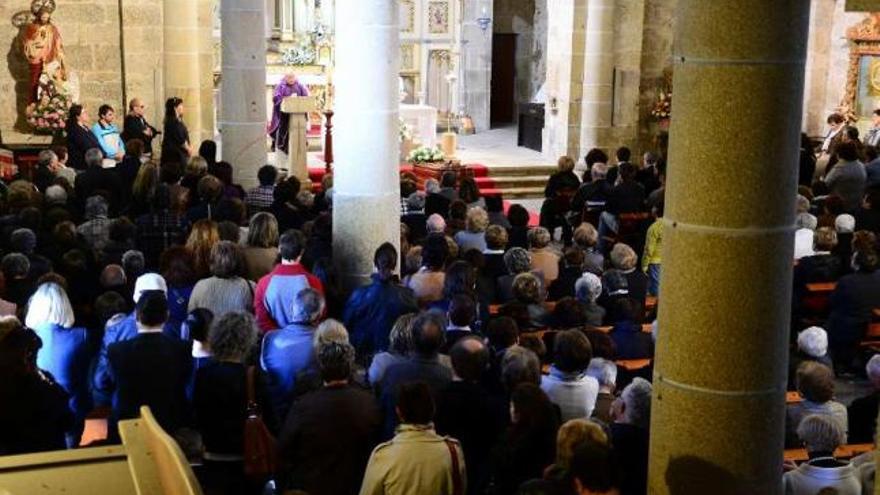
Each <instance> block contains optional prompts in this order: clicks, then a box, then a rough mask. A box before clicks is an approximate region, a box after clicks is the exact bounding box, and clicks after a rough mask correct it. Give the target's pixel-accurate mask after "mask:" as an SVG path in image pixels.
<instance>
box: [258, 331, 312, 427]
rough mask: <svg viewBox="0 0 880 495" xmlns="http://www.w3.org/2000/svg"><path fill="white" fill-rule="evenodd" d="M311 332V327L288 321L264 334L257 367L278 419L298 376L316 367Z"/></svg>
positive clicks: (284, 410) (284, 409) (287, 402)
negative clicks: (285, 324) (261, 374)
mask: <svg viewBox="0 0 880 495" xmlns="http://www.w3.org/2000/svg"><path fill="white" fill-rule="evenodd" d="M313 335H314V328H313V327H309V326H306V325H300V324H298V323H291V324H290V325H288V326H286V327H284V328H282V329H280V330H273V331H271V332H269V333H267V334H266V336H265V337H263V348H262V352H261V353H260V366H261V367H262V368H263V370H264V371H265V372H266V381H267V388H268V389H269V396H270V397H271V398H272V406H273V407H274V408H275V412H276V417H277V418H284V417H286V416H287V410H288V409H289V408H290V404H291V403H292V402H293V401H292V399H293V392H294V388H295V387H296V378H297V375H299V374H300V373H302V372H304V371H307V370H310V369H314V368H315V365H314V361H315V359H314V353H313V352H312V336H313Z"/></svg>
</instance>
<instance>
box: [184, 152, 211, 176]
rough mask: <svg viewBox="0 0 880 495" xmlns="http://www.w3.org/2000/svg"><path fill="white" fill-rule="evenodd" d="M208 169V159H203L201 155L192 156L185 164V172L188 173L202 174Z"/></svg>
mask: <svg viewBox="0 0 880 495" xmlns="http://www.w3.org/2000/svg"><path fill="white" fill-rule="evenodd" d="M207 171H208V160H205V159H204V158H203V157H201V156H194V157H192V158H190V159H189V163H187V164H186V169H185V170H184V172H185V173H187V174H190V175H202V174H204V173H205V172H207Z"/></svg>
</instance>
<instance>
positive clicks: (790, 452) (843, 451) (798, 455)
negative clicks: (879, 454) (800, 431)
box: [784, 443, 874, 462]
mask: <svg viewBox="0 0 880 495" xmlns="http://www.w3.org/2000/svg"><path fill="white" fill-rule="evenodd" d="M872 450H874V444H872V443H856V444H850V445H841V446H840V447H837V450H835V451H834V457H837V458H839V459H852V458H853V457H856V456H858V455H861V454H864V453H865V452H870V451H872ZM784 458H785V460H786V461H794V462H805V461H807V460H809V459H810V456H809V455H807V449H785V454H784Z"/></svg>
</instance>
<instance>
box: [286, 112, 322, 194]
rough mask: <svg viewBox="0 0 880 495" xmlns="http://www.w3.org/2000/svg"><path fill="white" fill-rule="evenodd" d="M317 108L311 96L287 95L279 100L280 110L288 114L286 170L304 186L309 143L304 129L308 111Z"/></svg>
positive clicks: (306, 123)
mask: <svg viewBox="0 0 880 495" xmlns="http://www.w3.org/2000/svg"><path fill="white" fill-rule="evenodd" d="M317 109H318V101H317V100H316V99H315V97H313V96H288V97H287V98H285V99H284V100H283V101H282V102H281V111H282V112H284V113H289V114H290V129H289V131H288V136H289V140H290V141H289V142H288V145H287V152H288V158H289V160H290V163H289V164H288V170H289V172H288V173H289V174H290V175H295V176H296V178H297V179H299V180H300V182H302V183H303V185H304V186H305V185H306V183H308V182H309V169H308V167H307V165H306V164H307V160H306V151H308V148H309V143H308V141H307V140H306V131H307V130H308V127H309V112H314V111H315V110H317Z"/></svg>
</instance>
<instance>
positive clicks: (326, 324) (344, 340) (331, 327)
mask: <svg viewBox="0 0 880 495" xmlns="http://www.w3.org/2000/svg"><path fill="white" fill-rule="evenodd" d="M331 342H336V343H340V344H348V343H349V341H348V330H346V329H345V325H343V324H342V323H341V322H340V321H338V320H334V319H333V318H328V319H326V320H324V321H322V322H321V324H320V325H318V328H317V329H316V330H315V334H314V335H313V336H312V348H313V349H314V350H315V353H316V354H317V353H318V349H320V348H321V346H324V345H327V344H329V343H331Z"/></svg>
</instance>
